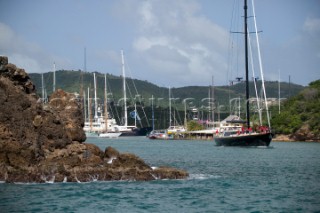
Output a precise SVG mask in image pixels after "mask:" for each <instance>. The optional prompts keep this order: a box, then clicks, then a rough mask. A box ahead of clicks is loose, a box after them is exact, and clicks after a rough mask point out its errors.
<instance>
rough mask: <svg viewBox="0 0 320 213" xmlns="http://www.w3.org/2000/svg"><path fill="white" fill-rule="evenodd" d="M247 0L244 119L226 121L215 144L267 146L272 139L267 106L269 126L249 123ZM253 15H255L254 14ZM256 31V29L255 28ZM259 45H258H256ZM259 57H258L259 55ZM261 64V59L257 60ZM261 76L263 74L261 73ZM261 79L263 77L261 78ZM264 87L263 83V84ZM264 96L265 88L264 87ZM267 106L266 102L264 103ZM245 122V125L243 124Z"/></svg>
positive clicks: (215, 138) (245, 7)
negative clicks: (253, 127) (257, 125)
mask: <svg viewBox="0 0 320 213" xmlns="http://www.w3.org/2000/svg"><path fill="white" fill-rule="evenodd" d="M247 9H248V6H247V0H244V36H245V71H246V73H245V74H246V80H245V81H246V121H244V122H243V121H240V120H234V121H232V122H227V124H228V125H226V126H221V127H220V130H219V132H218V133H217V135H216V136H215V137H214V140H215V142H216V145H217V146H269V144H270V142H271V140H272V133H271V131H270V121H269V115H268V108H267V115H268V116H267V117H268V124H269V127H262V126H260V127H258V128H257V129H255V130H253V129H252V128H251V126H250V125H251V124H250V110H249V77H248V76H249V74H248V73H249V65H248V34H249V33H248V26H247V19H248V15H247ZM254 17H255V16H254ZM255 26H256V25H255ZM256 32H257V29H256ZM258 47H259V45H258ZM259 59H260V57H259ZM259 62H260V65H261V60H260V61H259ZM262 76H263V75H262ZM262 81H263V79H262ZM263 88H264V84H263ZM264 96H265V99H266V95H265V88H264ZM266 107H267V103H266ZM244 123H246V125H244Z"/></svg>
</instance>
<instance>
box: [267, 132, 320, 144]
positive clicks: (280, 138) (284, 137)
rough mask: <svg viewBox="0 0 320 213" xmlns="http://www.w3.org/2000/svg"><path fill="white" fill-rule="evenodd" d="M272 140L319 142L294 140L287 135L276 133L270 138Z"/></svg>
mask: <svg viewBox="0 0 320 213" xmlns="http://www.w3.org/2000/svg"><path fill="white" fill-rule="evenodd" d="M272 141H275V142H307V143H310V142H316V143H317V142H318V143H320V141H319V140H304V141H302V140H294V139H293V138H290V136H289V135H281V134H280V135H276V136H275V137H273V138H272Z"/></svg>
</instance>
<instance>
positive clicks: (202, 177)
mask: <svg viewBox="0 0 320 213" xmlns="http://www.w3.org/2000/svg"><path fill="white" fill-rule="evenodd" d="M220 177H221V176H219V175H210V174H190V176H189V178H188V179H189V180H207V179H217V178H220Z"/></svg>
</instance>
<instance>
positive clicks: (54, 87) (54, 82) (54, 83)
mask: <svg viewBox="0 0 320 213" xmlns="http://www.w3.org/2000/svg"><path fill="white" fill-rule="evenodd" d="M52 91H53V92H54V91H56V62H53V89H52Z"/></svg>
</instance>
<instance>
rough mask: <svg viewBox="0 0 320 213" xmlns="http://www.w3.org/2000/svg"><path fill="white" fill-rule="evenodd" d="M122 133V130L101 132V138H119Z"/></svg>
mask: <svg viewBox="0 0 320 213" xmlns="http://www.w3.org/2000/svg"><path fill="white" fill-rule="evenodd" d="M120 135H121V132H105V133H100V134H99V137H100V138H118V137H119V136H120Z"/></svg>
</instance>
